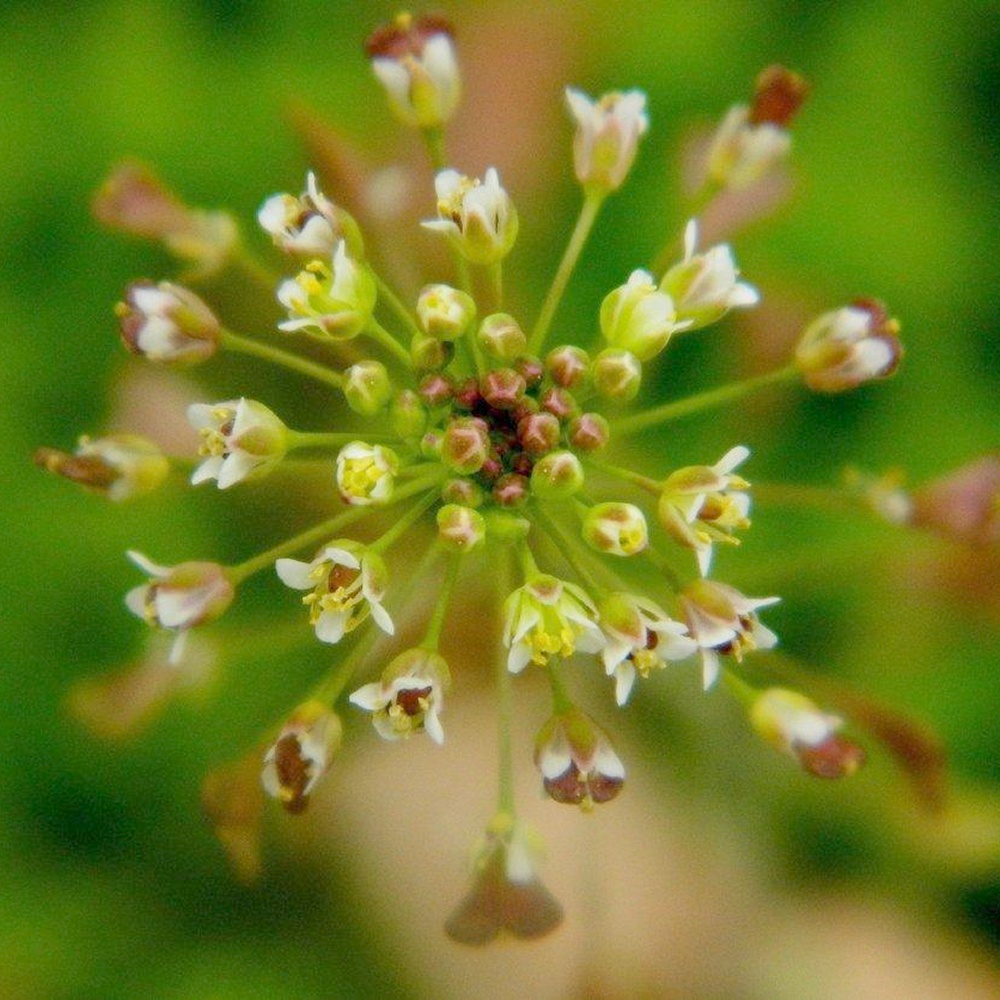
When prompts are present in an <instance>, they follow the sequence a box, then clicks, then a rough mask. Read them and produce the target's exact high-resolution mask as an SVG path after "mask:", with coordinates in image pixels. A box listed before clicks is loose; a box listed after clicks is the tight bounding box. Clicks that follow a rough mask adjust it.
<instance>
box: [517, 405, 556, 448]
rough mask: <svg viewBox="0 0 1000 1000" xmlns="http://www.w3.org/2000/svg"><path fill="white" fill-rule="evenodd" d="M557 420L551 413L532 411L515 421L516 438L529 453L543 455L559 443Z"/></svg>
mask: <svg viewBox="0 0 1000 1000" xmlns="http://www.w3.org/2000/svg"><path fill="white" fill-rule="evenodd" d="M560 433H561V431H560V427H559V420H558V418H556V417H555V416H553V415H552V414H551V413H532V414H530V415H529V416H526V417H522V418H521V419H520V420H519V421H518V422H517V440H518V443H519V444H520V445H521V447H522V448H523V449H524V450H525V451H526V452H527V453H528V454H529V455H545V454H548V452H550V451H552V449H553V448H555V447H556V446H557V445H558V444H559V435H560Z"/></svg>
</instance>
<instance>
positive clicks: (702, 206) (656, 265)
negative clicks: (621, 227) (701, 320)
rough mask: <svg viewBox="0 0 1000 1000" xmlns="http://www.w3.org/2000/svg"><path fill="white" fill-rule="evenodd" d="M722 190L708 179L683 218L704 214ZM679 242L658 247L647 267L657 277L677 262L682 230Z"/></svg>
mask: <svg viewBox="0 0 1000 1000" xmlns="http://www.w3.org/2000/svg"><path fill="white" fill-rule="evenodd" d="M722 191H723V188H721V187H720V186H719V185H718V184H716V183H715V182H714V181H708V182H707V183H706V184H705V186H704V187H703V188H702V190H701V191H700V192H699V193H698V195H697V197H695V198H694V199H693V200H692V201H691V202H689V203H688V205H687V207H686V208H685V211H684V218H686V219H697V218H698V217H699V216H701V215H704V214H705V212H706V211H708V208H709V206H710V205H711V204H712V202H713V201H715V199H716V198H717V197H718V196H719V195H720V194H721V193H722ZM680 242H681V246H680V247H678V241H677V239H676V238H674V239H669V240H667V242H666V243H664V244H663V246H662V247H660V251H659V253H658V254H657V255H656V257H654V258H653V263H652V264H651V265H650V268H649V269H650V271H651V272H652V273H653V274H654V275H656V277H657V278H658V279H659V278H660V277H661V276H662V275H663V274H664V273H665V272H666V271H667V270H668V269H669V268H670V266H671V265H673V264H675V263H677V261H678V260H679V259H680V257H681V255H682V254H683V252H684V249H683V242H684V234H683V232H682V233H681V239H680ZM679 332H680V331H679Z"/></svg>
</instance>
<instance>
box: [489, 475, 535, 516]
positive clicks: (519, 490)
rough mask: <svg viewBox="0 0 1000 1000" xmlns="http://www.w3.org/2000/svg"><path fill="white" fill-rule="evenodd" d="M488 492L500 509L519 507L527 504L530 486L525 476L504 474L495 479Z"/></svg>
mask: <svg viewBox="0 0 1000 1000" xmlns="http://www.w3.org/2000/svg"><path fill="white" fill-rule="evenodd" d="M490 492H491V494H492V496H493V499H494V500H496V502H497V503H498V504H499V505H500V506H501V507H508V508H510V507H520V506H521V504H523V503H526V502H527V500H528V496H529V494H530V492H531V485H530V481H529V479H528V477H527V476H522V475H521V474H520V473H517V472H505V473H504V474H503V475H502V476H499V477H497V480H496V482H495V483H494V484H493V488H492V490H491V491H490Z"/></svg>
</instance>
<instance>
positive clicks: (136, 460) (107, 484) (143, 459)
mask: <svg viewBox="0 0 1000 1000" xmlns="http://www.w3.org/2000/svg"><path fill="white" fill-rule="evenodd" d="M34 460H35V464H36V465H37V466H39V467H40V468H42V469H45V470H47V471H48V472H54V473H55V474H56V475H58V476H62V477H63V478H64V479H68V480H69V481H70V482H72V483H76V484H77V485H78V486H82V487H83V488H84V489H85V490H88V491H89V492H90V493H98V494H100V495H101V496H105V497H107V498H108V499H109V500H115V501H119V500H131V499H132V498H133V497H139V496H143V495H144V494H146V493H152V492H153V490H155V489H158V488H159V486H160V485H161V484H162V483H163V481H164V480H165V479H166V478H167V475H168V474H169V472H170V462H169V460H168V459H167V457H166V456H165V455H164V454H162V452H161V451H160V449H159V448H158V447H157V446H156V445H155V444H153V442H152V441H150V440H148V439H147V438H144V437H140V436H139V435H138V434H109V435H107V436H106V437H101V438H89V437H81V438H80V440H79V442H78V444H77V446H76V451H74V452H72V453H70V452H66V451H59V450H57V449H55V448H39V449H38V450H37V451H36V452H35V455H34Z"/></svg>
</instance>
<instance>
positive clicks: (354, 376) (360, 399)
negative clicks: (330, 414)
mask: <svg viewBox="0 0 1000 1000" xmlns="http://www.w3.org/2000/svg"><path fill="white" fill-rule="evenodd" d="M344 378H345V381H344V398H345V399H346V400H347V405H348V406H349V407H350V408H351V409H352V410H354V412H355V413H360V414H361V415H362V416H365V417H373V416H375V414H376V413H381V412H382V410H383V409H384V408H385V405H386V404H387V403H388V402H389V400H390V399H391V398H392V382H390V381H389V372H388V371H386V367H385V365H383V364H382V362H381V361H370V360H366V361H358V362H356V363H355V364H353V365H351V366H350V367H349V368H347V369H346V370H345V371H344Z"/></svg>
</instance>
